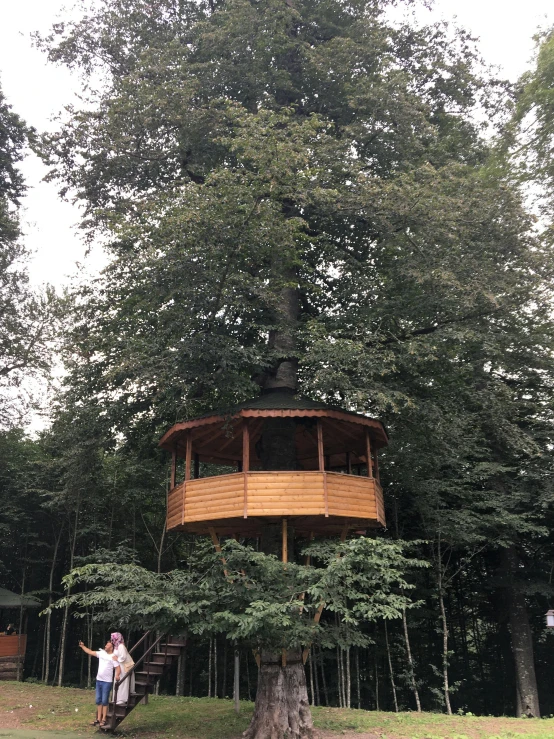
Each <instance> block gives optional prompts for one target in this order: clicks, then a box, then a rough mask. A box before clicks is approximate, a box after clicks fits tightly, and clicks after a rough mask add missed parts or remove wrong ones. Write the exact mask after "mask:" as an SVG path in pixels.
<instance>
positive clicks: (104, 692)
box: [96, 680, 112, 706]
mask: <svg viewBox="0 0 554 739" xmlns="http://www.w3.org/2000/svg"><path fill="white" fill-rule="evenodd" d="M111 689H112V684H111V683H107V682H106V681H105V680H97V681H96V705H97V706H107V705H108V703H109V702H110V691H111Z"/></svg>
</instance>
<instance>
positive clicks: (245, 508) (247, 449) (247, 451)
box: [242, 418, 250, 518]
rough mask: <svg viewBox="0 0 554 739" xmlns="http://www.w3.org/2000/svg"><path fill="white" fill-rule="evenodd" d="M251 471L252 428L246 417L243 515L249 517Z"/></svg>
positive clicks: (243, 434) (243, 446)
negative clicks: (249, 476)
mask: <svg viewBox="0 0 554 739" xmlns="http://www.w3.org/2000/svg"><path fill="white" fill-rule="evenodd" d="M249 471H250V428H249V426H248V421H247V419H246V418H243V420H242V474H243V481H244V501H243V511H242V517H243V518H248V472H249Z"/></svg>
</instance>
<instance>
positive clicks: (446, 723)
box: [0, 682, 554, 739]
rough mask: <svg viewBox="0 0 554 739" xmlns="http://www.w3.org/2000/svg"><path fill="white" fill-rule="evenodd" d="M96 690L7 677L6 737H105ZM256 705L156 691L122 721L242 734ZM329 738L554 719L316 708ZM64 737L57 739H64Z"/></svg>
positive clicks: (147, 730) (526, 734) (490, 733)
mask: <svg viewBox="0 0 554 739" xmlns="http://www.w3.org/2000/svg"><path fill="white" fill-rule="evenodd" d="M93 704H94V693H93V692H92V691H86V690H77V689H75V688H51V687H45V686H44V685H38V684H33V683H15V682H3V683H0V739H11V738H12V737H13V738H14V739H16V738H17V739H53V735H52V734H50V735H48V734H46V733H45V734H44V735H42V734H41V731H45V732H47V731H48V732H67V733H65V734H61V733H60V739H73V738H76V737H82V738H83V739H87V738H88V737H92V736H98V734H97V732H96V731H95V729H94V728H93V727H92V726H89V722H90V721H91V719H92V716H93V713H94V705H93ZM252 708H253V706H252V704H251V703H246V702H243V703H242V705H241V714H240V715H239V716H236V715H235V713H234V711H233V705H232V703H231V701H228V700H217V699H208V698H173V697H167V696H159V697H151V698H150V703H149V704H148V705H147V706H139V707H138V708H137V709H135V711H133V713H132V714H131V715H130V716H129V717H128V718H127V719H126V720H125V722H124V723H123V724H122V726H121V728H120V730H119V732H118V733H119V735H120V737H122V739H124V737H128V738H129V739H158V737H167V739H239V737H240V735H241V732H242V731H243V730H244V729H245V728H246V726H247V725H248V721H249V719H250V715H251V713H252ZM313 715H314V723H315V725H316V727H317V729H318V733H319V734H320V735H321V737H322V739H334V737H337V739H338V737H344V736H346V737H350V738H351V739H363V738H364V737H365V738H366V739H517V738H518V737H521V738H522V739H553V737H554V719H545V720H541V719H514V718H494V717H476V716H444V715H441V714H435V713H423V714H421V715H418V714H416V713H399V714H394V713H385V712H376V711H356V710H351V711H349V710H341V709H338V708H315V709H314V710H313ZM56 739H57V738H56Z"/></svg>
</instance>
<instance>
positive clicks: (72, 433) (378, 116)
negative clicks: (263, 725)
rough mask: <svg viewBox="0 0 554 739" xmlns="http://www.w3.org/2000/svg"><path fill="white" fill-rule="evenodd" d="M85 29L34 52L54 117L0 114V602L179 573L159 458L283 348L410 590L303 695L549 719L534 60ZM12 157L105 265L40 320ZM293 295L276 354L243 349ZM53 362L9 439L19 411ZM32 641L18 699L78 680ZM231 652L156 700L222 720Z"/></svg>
mask: <svg viewBox="0 0 554 739" xmlns="http://www.w3.org/2000/svg"><path fill="white" fill-rule="evenodd" d="M97 6H98V7H97V11H96V12H91V13H89V14H87V15H85V16H84V18H83V20H82V21H79V22H77V23H68V24H66V25H65V26H64V25H60V26H58V27H56V28H55V29H54V31H53V33H52V36H51V37H49V38H46V39H42V40H41V41H40V44H41V45H42V48H43V49H44V50H45V53H46V54H48V56H49V58H50V59H51V60H52V61H55V62H58V63H62V64H66V65H68V66H70V67H72V68H76V69H78V70H80V71H81V73H82V79H83V97H84V100H83V105H82V109H80V110H77V109H72V110H68V111H67V112H66V114H65V118H64V121H63V123H62V124H61V125H60V128H59V130H58V131H57V132H56V133H54V134H50V135H48V136H41V135H40V132H36V131H33V130H30V129H29V128H28V127H27V126H26V125H25V123H24V122H23V121H22V120H20V119H19V118H18V117H17V115H16V114H15V113H14V112H13V111H12V110H11V109H10V108H9V106H8V104H7V102H6V101H5V100H2V101H1V107H0V197H1V202H0V205H1V211H0V247H1V249H2V253H1V254H0V258H1V259H2V272H1V277H0V279H1V283H0V288H1V294H0V300H1V301H2V310H1V311H0V379H1V380H2V383H3V385H2V391H3V394H2V405H1V420H2V424H3V428H4V431H3V432H2V434H1V436H0V445H1V451H0V496H1V498H2V500H1V502H0V511H1V513H0V526H1V538H0V567H1V569H0V579H1V582H2V584H3V585H4V586H5V587H7V588H9V589H12V590H16V591H18V592H32V593H34V594H36V595H37V596H38V597H39V598H41V600H42V602H43V603H44V605H47V604H49V603H51V602H52V601H53V600H55V599H57V598H58V597H59V596H60V595H61V594H62V592H63V589H62V585H61V579H62V577H63V576H64V575H65V574H66V573H67V572H68V571H69V570H70V569H72V568H73V567H75V566H79V565H82V564H87V563H97V562H100V563H102V562H108V563H114V567H115V566H117V565H118V564H119V565H124V564H129V563H139V564H141V565H142V566H143V567H145V568H147V569H149V570H152V571H154V572H169V571H173V570H175V569H177V568H179V567H180V568H185V569H186V568H187V567H188V566H191V563H192V562H194V561H195V560H197V559H199V558H201V554H202V546H203V545H202V543H201V542H198V541H196V540H195V539H193V538H189V537H186V536H183V535H179V536H174V535H170V534H166V532H165V528H164V525H165V524H164V520H165V500H166V494H167V487H168V481H169V474H168V460H167V458H166V456H165V454H164V453H162V452H161V451H159V450H158V448H157V441H158V439H159V437H160V436H161V435H162V433H163V432H164V431H165V430H166V429H167V427H168V426H169V425H171V424H172V423H174V422H175V421H177V420H182V419H185V418H187V417H192V416H195V415H198V414H200V413H202V412H204V411H206V410H208V409H210V408H217V407H225V406H228V405H229V404H232V403H233V402H236V401H240V400H243V399H245V398H248V397H251V396H253V395H255V394H256V393H257V392H258V391H259V386H260V384H263V382H264V377H266V376H267V375H268V373H269V374H271V372H272V368H274V367H275V366H276V364H277V365H278V364H279V362H280V361H281V360H283V359H284V358H286V359H290V356H291V354H293V355H294V361H295V363H296V364H297V367H298V377H299V385H300V389H301V391H302V392H303V393H304V394H306V395H310V396H312V397H315V398H321V399H324V400H327V401H329V402H333V403H336V404H339V405H342V406H345V407H348V408H350V409H352V410H356V411H358V412H367V413H370V414H371V415H374V416H376V417H379V418H380V419H382V420H383V421H384V423H385V424H386V425H387V428H388V430H389V432H390V437H391V445H390V447H389V448H388V450H387V451H386V453H385V454H383V457H382V479H383V481H384V491H385V500H386V506H387V520H388V521H389V528H388V529H387V530H386V531H385V532H380V534H379V536H382V537H385V538H387V537H390V538H395V539H403V540H408V541H409V540H413V541H415V542H417V544H416V545H415V549H416V550H417V556H418V557H419V558H421V559H424V560H426V561H427V562H429V565H430V566H429V568H427V569H424V570H418V571H417V573H415V574H414V573H412V574H411V575H410V577H411V578H412V584H413V585H415V590H414V591H413V594H412V597H413V599H414V601H416V602H417V603H418V605H417V607H416V608H412V609H410V610H409V611H408V612H407V613H406V614H405V615H404V618H403V619H399V620H396V621H391V622H388V623H385V622H383V621H378V622H376V623H374V624H368V625H367V626H365V627H364V628H365V629H366V631H367V635H368V636H369V637H371V640H372V644H371V645H370V646H369V647H364V648H361V647H349V646H348V645H345V646H344V648H340V647H338V648H337V649H335V650H325V649H320V650H316V651H315V652H314V658H313V660H312V661H311V662H310V666H309V668H308V669H309V671H310V672H309V684H310V686H313V687H311V692H312V700H313V701H314V702H318V703H331V704H335V705H339V704H344V703H347V704H348V703H349V702H351V703H352V704H353V705H360V706H361V707H364V708H377V707H379V708H390V709H394V708H395V707H400V708H402V707H404V708H410V707H411V708H415V707H416V700H418V699H419V700H420V701H421V704H422V706H423V708H424V709H428V710H437V709H438V710H443V709H444V708H449V706H451V708H450V709H451V710H454V711H457V710H460V711H471V712H473V713H485V714H488V713H491V714H511V713H516V712H517V713H520V714H521V713H526V712H529V713H532V714H533V715H538V713H539V709H538V705H539V702H540V704H541V707H542V712H543V714H545V713H546V714H548V713H553V712H554V705H552V701H553V699H552V697H551V690H550V684H551V683H550V681H551V677H550V673H551V670H550V665H551V663H552V657H553V656H554V655H553V641H552V636H551V634H550V633H548V632H546V630H545V629H544V613H545V611H546V610H547V609H548V608H549V606H550V604H551V603H552V582H551V580H552V572H553V570H554V550H553V543H554V542H553V541H552V534H551V531H552V522H551V516H552V493H553V489H552V484H551V480H552V455H551V450H552V420H553V419H552V409H553V399H554V397H553V387H554V386H553V377H552V375H553V367H552V340H553V337H554V332H553V325H552V316H551V313H552V311H551V280H552V268H553V263H552V245H551V236H552V230H551V216H552V212H551V205H552V202H551V199H550V194H551V186H552V174H553V169H552V159H551V148H552V147H551V143H552V138H551V137H552V130H553V129H552V89H553V74H554V43H553V41H552V38H551V36H550V35H549V34H548V33H546V34H545V35H544V36H543V37H542V38H541V39H540V44H541V45H540V49H539V53H538V55H537V59H536V65H535V68H534V69H533V71H532V72H530V73H529V74H527V75H525V76H524V78H522V80H520V82H519V83H518V84H517V85H514V86H512V85H509V84H507V83H506V82H504V81H502V80H498V79H496V78H494V76H492V75H490V74H489V72H488V71H487V70H486V69H485V68H484V67H483V65H482V64H481V62H480V60H479V57H478V55H477V54H476V52H475V49H474V45H473V42H472V40H471V39H470V38H469V37H468V36H467V34H465V33H464V32H461V31H456V30H455V29H448V28H444V27H442V26H440V25H438V26H430V27H424V28H415V27H413V26H411V25H410V24H404V25H402V24H396V25H393V24H391V23H390V22H389V21H388V20H387V16H386V14H385V13H384V10H385V9H386V6H387V3H380V2H374V3H370V2H362V1H361V0H360V2H355V3H350V4H345V3H342V2H339V1H338V0H328V1H327V2H319V3H311V2H308V0H298V1H297V2H291V3H288V2H284V3H283V2H277V1H276V0H275V1H271V0H266V1H264V2H260V3H258V2H256V3H254V2H247V1H246V0H242V1H240V2H239V1H233V2H222V3H208V4H206V5H204V4H202V3H198V4H188V3H184V2H177V1H175V2H173V1H171V0H160V1H159V2H156V3H147V4H145V3H142V2H139V0H110V1H109V2H108V1H106V2H101V3H98V4H97ZM26 146H32V147H33V148H34V149H35V150H36V151H38V152H40V154H41V156H43V157H44V159H45V161H47V162H48V163H49V165H50V167H51V171H52V175H51V176H52V178H53V179H55V180H56V181H58V182H59V183H60V187H61V188H62V191H63V193H64V194H69V195H70V196H71V197H76V198H77V199H78V201H79V202H81V203H82V204H83V207H84V211H85V217H84V222H83V228H84V229H85V230H86V232H87V233H88V234H89V235H90V237H91V238H95V237H96V238H98V237H101V238H102V239H103V240H104V241H105V243H106V245H107V249H108V251H109V253H110V255H111V261H110V264H109V266H108V267H107V268H106V269H105V270H104V271H103V273H102V274H101V275H100V277H99V278H98V279H97V280H95V281H93V282H91V283H90V284H87V285H80V286H79V287H78V288H77V289H75V290H74V291H72V292H70V293H69V294H66V295H64V296H63V297H62V298H60V297H59V296H56V295H55V294H54V293H53V292H52V291H49V290H45V291H44V292H42V293H37V292H33V291H32V290H31V289H30V288H29V285H28V282H27V278H26V273H25V265H24V261H25V244H24V242H23V241H22V239H21V237H20V234H19V225H18V203H19V200H20V198H21V195H22V193H23V192H24V188H25V184H24V182H23V181H22V178H21V175H20V173H19V170H18V162H19V161H20V158H21V156H22V154H23V151H24V148H25V147H26ZM291 288H294V289H295V290H297V294H298V310H297V312H296V314H295V315H294V316H293V317H292V318H291V317H290V316H288V318H287V319H286V320H290V321H291V322H292V327H289V328H290V333H291V335H292V336H293V338H294V344H293V347H292V351H291V347H290V346H286V347H283V346H275V344H274V343H273V342H272V341H271V336H272V332H275V331H276V330H278V329H279V328H280V327H281V325H282V323H283V321H284V320H285V319H283V315H282V310H281V304H282V295H283V292H284V291H285V292H286V291H287V290H290V289H291ZM285 322H286V321H285ZM60 357H61V358H62V360H63V362H64V367H65V373H66V374H65V376H64V382H63V387H62V388H61V389H60V390H59V391H58V392H57V394H56V396H55V397H54V398H53V400H52V406H51V417H52V424H51V426H50V427H49V428H48V429H47V430H46V431H44V432H42V433H41V434H39V435H38V437H36V438H35V437H33V438H31V437H29V436H27V435H26V434H25V432H24V430H23V427H22V425H21V422H20V414H21V412H22V411H24V410H25V397H24V395H23V394H22V392H21V391H22V388H25V387H27V386H28V385H25V383H28V382H29V378H34V382H35V383H42V384H41V385H40V387H46V385H47V377H48V372H49V370H50V368H51V367H52V366H53V363H54V362H56V361H59V358H60ZM209 471H210V470H204V471H203V472H204V473H208V472H209ZM116 571H117V570H116ZM30 619H31V620H32V622H31V624H30V628H29V634H30V636H29V649H28V663H27V665H26V676H27V677H29V678H31V679H38V680H44V681H46V682H51V683H52V682H55V683H56V684H62V683H63V684H81V685H85V684H90V682H91V666H90V662H87V660H86V658H84V657H83V655H82V654H81V653H80V652H79V653H78V652H77V650H76V649H75V644H76V642H77V639H78V638H83V637H84V638H85V641H87V642H94V641H96V640H97V639H100V638H103V634H104V631H105V626H106V625H105V624H95V622H94V621H93V613H88V614H86V617H85V619H84V620H75V619H73V618H72V617H71V613H70V611H69V609H62V610H60V611H54V612H53V614H51V615H49V616H47V617H42V618H39V617H38V616H35V615H34V614H31V615H30ZM128 637H129V639H130V640H131V641H132V638H133V635H132V634H128ZM408 644H409V645H410V649H408ZM231 653H232V648H231V645H230V644H228V643H227V640H226V639H225V638H224V637H223V636H221V635H219V636H209V637H205V638H194V637H193V639H192V642H191V646H190V648H189V650H188V655H187V664H186V671H185V665H184V664H181V666H180V673H179V675H174V676H172V677H171V679H170V680H168V682H167V684H165V685H162V686H161V687H162V689H165V690H169V691H177V692H179V693H183V692H186V693H187V694H188V693H190V694H193V695H205V694H211V695H226V694H227V693H228V692H229V690H230V688H231V684H230V683H231V681H230V660H231ZM242 660H243V664H244V669H243V670H242V676H243V686H242V687H243V690H244V694H245V695H250V696H253V695H254V693H255V683H256V665H255V662H254V659H253V657H252V654H251V652H250V650H248V649H244V650H243V652H242ZM314 667H315V669H314ZM414 679H415V682H414ZM416 694H417V698H416ZM523 698H524V699H525V700H523Z"/></svg>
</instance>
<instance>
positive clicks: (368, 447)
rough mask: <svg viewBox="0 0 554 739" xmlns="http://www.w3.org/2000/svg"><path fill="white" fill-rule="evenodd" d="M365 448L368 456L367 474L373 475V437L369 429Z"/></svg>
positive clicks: (366, 434)
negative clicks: (370, 436)
mask: <svg viewBox="0 0 554 739" xmlns="http://www.w3.org/2000/svg"><path fill="white" fill-rule="evenodd" d="M365 448H366V456H367V476H368V477H371V478H372V477H373V469H372V464H371V439H370V438H369V430H368V429H366V430H365Z"/></svg>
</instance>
